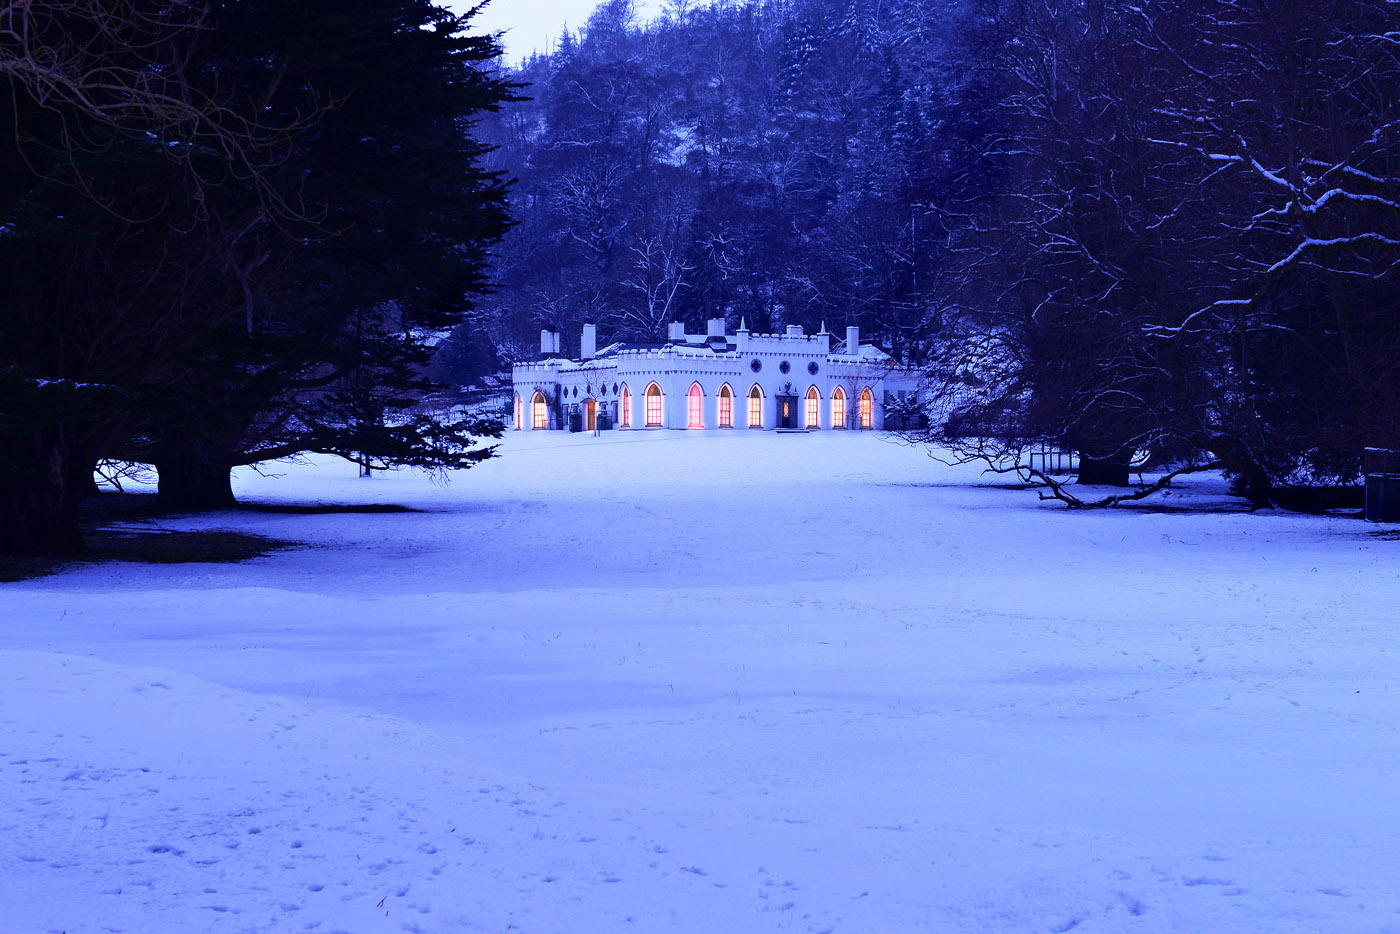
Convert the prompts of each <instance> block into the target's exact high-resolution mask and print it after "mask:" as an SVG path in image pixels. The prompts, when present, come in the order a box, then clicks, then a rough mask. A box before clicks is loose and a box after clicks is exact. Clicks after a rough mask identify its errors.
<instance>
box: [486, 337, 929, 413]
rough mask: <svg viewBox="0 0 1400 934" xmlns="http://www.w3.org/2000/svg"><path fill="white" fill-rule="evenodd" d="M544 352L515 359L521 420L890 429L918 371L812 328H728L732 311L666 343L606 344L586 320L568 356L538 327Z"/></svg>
mask: <svg viewBox="0 0 1400 934" xmlns="http://www.w3.org/2000/svg"><path fill="white" fill-rule="evenodd" d="M540 356H541V359H540V360H538V361H535V362H533V363H517V364H515V368H514V371H513V373H512V378H513V382H514V390H515V392H514V402H515V428H516V430H520V429H525V428H528V429H531V430H540V429H561V428H562V429H568V430H571V431H594V430H598V429H611V428H623V429H633V428H639V429H640V428H768V429H778V430H794V431H801V430H804V429H817V428H856V429H860V428H865V429H880V428H884V427H886V415H887V410H888V414H890V419H889V427H892V428H893V427H905V426H904V425H902V424H896V422H898V421H899V417H898V416H896V415H895V414H894V413H895V412H903V411H909V410H911V408H912V407H906V403H913V402H914V393H915V391H916V389H917V386H918V379H917V376H916V375H915V374H914V373H912V372H911V371H909V370H907V369H905V368H903V367H901V366H899V365H898V364H896V363H895V361H894V360H893V359H892V358H891V357H890V356H889V354H887V353H885V352H884V351H882V350H880V349H879V348H877V347H875V346H873V345H870V344H866V345H862V344H861V343H860V335H859V331H858V329H857V328H847V329H846V340H845V343H844V344H843V343H841V342H839V341H838V342H836V346H835V347H833V346H832V336H831V335H830V334H828V333H826V328H825V327H823V328H822V330H821V332H820V333H817V334H804V333H803V332H802V328H801V327H798V326H795V325H792V326H789V327H788V328H787V330H786V332H785V333H782V334H751V333H750V332H749V330H748V328H746V327H744V325H743V324H742V323H741V324H740V325H739V330H738V331H736V332H735V333H734V334H732V335H729V334H725V333H724V319H723V318H714V319H711V320H710V321H709V322H708V325H707V328H706V333H704V334H687V333H685V326H684V325H683V324H672V325H671V326H670V335H669V340H667V341H666V342H665V343H656V344H638V343H617V344H611V345H609V346H607V347H603V348H602V349H599V348H598V347H597V328H596V326H595V325H592V324H586V325H584V327H583V337H582V340H581V341H580V353H579V358H580V359H578V360H568V359H563V358H562V357H561V356H560V341H559V332H558V331H541V332H540Z"/></svg>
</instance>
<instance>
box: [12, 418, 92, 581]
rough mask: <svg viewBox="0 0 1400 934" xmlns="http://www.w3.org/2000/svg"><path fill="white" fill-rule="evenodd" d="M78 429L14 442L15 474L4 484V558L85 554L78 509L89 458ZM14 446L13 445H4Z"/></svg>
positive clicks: (59, 428)
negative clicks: (79, 444)
mask: <svg viewBox="0 0 1400 934" xmlns="http://www.w3.org/2000/svg"><path fill="white" fill-rule="evenodd" d="M76 430H77V429H76V428H75V427H74V426H73V425H71V424H67V423H59V424H56V425H53V426H52V427H49V428H45V429H43V430H40V431H34V432H30V433H28V434H25V435H22V436H20V437H19V438H17V439H14V443H13V447H12V449H11V450H10V451H7V452H6V456H7V457H8V458H11V459H12V460H11V463H10V467H11V468H12V469H11V470H7V471H6V476H5V477H4V478H3V479H2V480H0V530H3V531H2V532H0V554H9V555H76V554H79V553H80V552H81V551H82V550H83V534H82V530H81V528H80V527H79V525H78V508H79V506H80V505H81V504H82V501H83V496H84V495H85V494H86V492H87V487H88V481H87V480H85V479H84V477H83V475H82V474H83V469H84V467H85V466H86V464H87V463H88V459H87V458H86V457H83V456H81V455H79V454H78V453H77V451H76V447H77V445H76V443H75V441H74V435H75V434H76ZM6 446H7V447H10V445H9V444H7V445H6Z"/></svg>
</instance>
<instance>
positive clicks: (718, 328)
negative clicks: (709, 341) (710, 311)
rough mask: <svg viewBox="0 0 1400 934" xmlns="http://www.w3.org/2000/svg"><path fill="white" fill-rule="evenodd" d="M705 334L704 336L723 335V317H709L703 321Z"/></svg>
mask: <svg viewBox="0 0 1400 934" xmlns="http://www.w3.org/2000/svg"><path fill="white" fill-rule="evenodd" d="M705 336H706V337H723V336H724V319H723V318H711V319H710V320H708V321H706V322H705Z"/></svg>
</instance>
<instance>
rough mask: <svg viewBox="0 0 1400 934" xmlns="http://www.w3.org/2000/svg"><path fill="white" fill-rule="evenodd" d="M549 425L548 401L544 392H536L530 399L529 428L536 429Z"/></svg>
mask: <svg viewBox="0 0 1400 934" xmlns="http://www.w3.org/2000/svg"><path fill="white" fill-rule="evenodd" d="M548 427H549V402H548V401H546V400H545V397H544V393H542V392H537V393H535V395H534V397H533V398H532V399H531V400H530V430H531V431H538V430H540V429H541V428H548Z"/></svg>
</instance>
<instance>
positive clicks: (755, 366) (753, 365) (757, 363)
mask: <svg viewBox="0 0 1400 934" xmlns="http://www.w3.org/2000/svg"><path fill="white" fill-rule="evenodd" d="M749 369H750V370H753V371H754V372H755V373H757V372H758V371H759V370H761V369H763V361H762V360H760V359H758V358H757V357H755V358H754V359H752V360H750V361H749Z"/></svg>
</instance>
